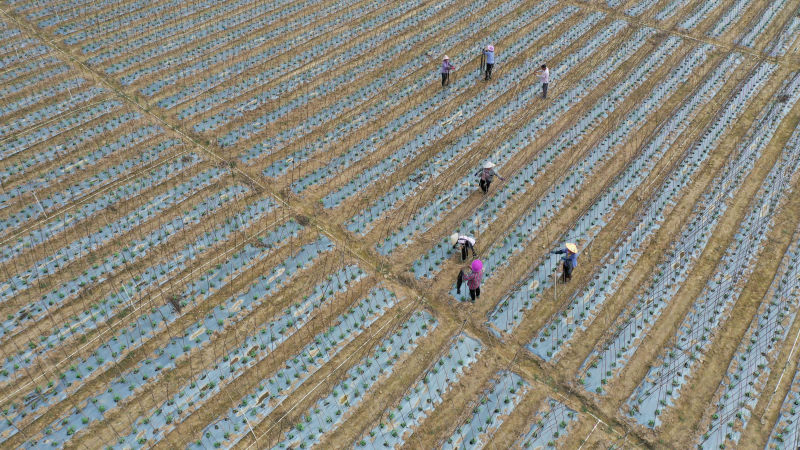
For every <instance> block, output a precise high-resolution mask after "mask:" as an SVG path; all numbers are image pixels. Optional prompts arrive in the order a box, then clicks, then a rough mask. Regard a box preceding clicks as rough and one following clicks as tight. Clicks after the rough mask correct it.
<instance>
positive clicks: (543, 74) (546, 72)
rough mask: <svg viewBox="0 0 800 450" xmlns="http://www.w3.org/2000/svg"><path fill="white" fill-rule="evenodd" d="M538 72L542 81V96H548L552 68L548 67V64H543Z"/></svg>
mask: <svg viewBox="0 0 800 450" xmlns="http://www.w3.org/2000/svg"><path fill="white" fill-rule="evenodd" d="M536 74H537V75H539V80H540V81H541V82H542V98H547V85H548V84H549V83H550V69H548V68H547V64H542V67H540V68H539V70H537V71H536Z"/></svg>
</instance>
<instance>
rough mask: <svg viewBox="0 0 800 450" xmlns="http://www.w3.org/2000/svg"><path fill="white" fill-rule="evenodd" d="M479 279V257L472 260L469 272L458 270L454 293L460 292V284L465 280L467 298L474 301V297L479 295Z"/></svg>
mask: <svg viewBox="0 0 800 450" xmlns="http://www.w3.org/2000/svg"><path fill="white" fill-rule="evenodd" d="M481 279H483V263H482V262H481V260H480V259H476V260H474V261H472V264H470V271H469V273H464V269H461V271H460V272H458V279H457V280H456V293H458V294H460V293H461V285H462V284H463V283H464V282H465V281H466V282H467V288H468V289H469V298H470V301H472V303H475V299H476V298H480V297H481Z"/></svg>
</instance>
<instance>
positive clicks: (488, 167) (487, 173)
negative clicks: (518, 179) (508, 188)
mask: <svg viewBox="0 0 800 450" xmlns="http://www.w3.org/2000/svg"><path fill="white" fill-rule="evenodd" d="M495 167H496V166H495V164H494V163H493V162H491V161H486V162H485V163H483V168H482V169H480V170H478V171H477V172H476V173H475V176H477V177H480V181H479V182H478V184H479V185H480V187H481V191H483V193H484V194H485V193H486V192H487V191H488V190H489V185H490V184H492V180H493V179H494V177H495V176H497V178H500V179H501V180H503V181H505V180H506V179H505V178H503V177H501V176H500V174H499V173H497V172H496V171H495V170H494V168H495Z"/></svg>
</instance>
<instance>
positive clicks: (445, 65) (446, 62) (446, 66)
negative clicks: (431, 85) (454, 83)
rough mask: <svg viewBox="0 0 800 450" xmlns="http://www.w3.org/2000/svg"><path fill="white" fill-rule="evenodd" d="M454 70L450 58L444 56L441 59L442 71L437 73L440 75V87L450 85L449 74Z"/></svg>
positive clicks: (454, 67)
mask: <svg viewBox="0 0 800 450" xmlns="http://www.w3.org/2000/svg"><path fill="white" fill-rule="evenodd" d="M453 70H456V66H454V65H452V64H450V57H449V56H447V55H444V58H442V70H440V71H439V72H440V73H441V74H442V87H445V86H449V85H450V72H451V71H453Z"/></svg>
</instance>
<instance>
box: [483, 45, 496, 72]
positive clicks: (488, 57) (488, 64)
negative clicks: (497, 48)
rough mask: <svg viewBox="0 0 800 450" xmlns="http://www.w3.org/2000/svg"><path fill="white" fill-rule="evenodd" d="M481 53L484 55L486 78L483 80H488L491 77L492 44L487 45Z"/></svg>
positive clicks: (492, 62) (492, 66)
mask: <svg viewBox="0 0 800 450" xmlns="http://www.w3.org/2000/svg"><path fill="white" fill-rule="evenodd" d="M483 53H484V54H485V55H486V78H485V79H484V81H489V80H491V79H492V69H493V68H494V45H487V46H486V50H484V51H483Z"/></svg>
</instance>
